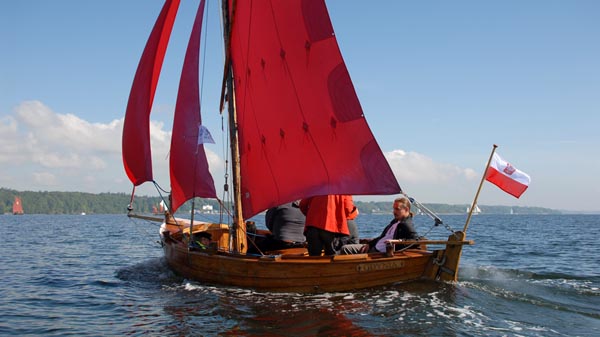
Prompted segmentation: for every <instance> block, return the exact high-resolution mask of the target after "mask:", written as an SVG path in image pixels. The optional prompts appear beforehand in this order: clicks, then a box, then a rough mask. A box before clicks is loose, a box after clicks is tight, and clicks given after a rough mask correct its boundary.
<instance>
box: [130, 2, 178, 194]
mask: <svg viewBox="0 0 600 337" xmlns="http://www.w3.org/2000/svg"><path fill="white" fill-rule="evenodd" d="M179 1H180V0H167V1H166V2H165V4H164V6H163V8H162V10H161V13H160V15H159V17H158V19H157V20H156V23H155V24H154V28H153V29H152V33H151V34H150V37H149V38H148V42H147V43H146V47H145V48H144V53H143V54H142V57H141V59H140V63H139V65H138V68H137V71H136V73H135V78H134V80H133V85H132V86H131V92H130V94H129V101H128V103H127V111H126V114H125V121H124V124H123V139H122V148H123V165H124V167H125V172H126V173H127V176H128V177H129V180H131V182H132V183H133V184H134V185H135V186H137V185H140V184H142V183H144V182H146V181H151V180H152V155H151V150H150V111H151V109H152V102H153V100H154V93H155V91H156V84H157V83H158V78H159V76H160V70H161V68H162V63H163V59H164V56H165V52H166V50H167V45H168V43H169V37H170V36H171V30H172V28H173V22H174V21H175V16H176V15H177V9H178V8H179Z"/></svg>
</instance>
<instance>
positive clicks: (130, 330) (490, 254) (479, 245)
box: [0, 215, 600, 336]
mask: <svg viewBox="0 0 600 337" xmlns="http://www.w3.org/2000/svg"><path fill="white" fill-rule="evenodd" d="M446 218H447V219H444V220H446V221H448V223H449V225H450V226H451V227H453V228H455V229H462V225H463V224H462V223H461V222H463V221H464V216H449V217H446ZM387 220H388V219H387V217H385V216H366V215H365V216H362V222H359V225H360V229H361V235H362V236H364V237H371V236H374V235H376V234H378V232H379V231H380V230H381V226H383V224H385V223H387ZM598 220H600V217H599V216H513V217H508V216H492V215H489V216H486V215H480V216H477V217H475V219H473V222H472V223H471V225H470V227H469V233H468V237H469V238H470V239H473V240H475V241H476V244H475V246H469V247H465V249H464V254H463V259H462V264H461V268H462V269H461V270H460V279H461V281H460V282H458V283H457V284H444V283H435V282H425V283H416V282H415V283H407V284H401V285H395V286H387V287H381V288H376V289H369V290H361V291H356V292H348V293H327V294H316V295H300V294H272V293H263V292H255V291H251V290H244V289H238V288H227V287H220V286H213V285H206V284H201V283H197V282H193V281H189V280H185V279H183V278H181V277H179V276H177V275H175V274H174V273H173V272H171V271H170V270H169V269H168V268H167V267H166V265H165V262H164V260H163V258H162V250H161V249H160V246H159V245H158V244H157V243H156V241H157V240H158V235H157V231H158V227H157V226H156V225H151V224H147V223H145V222H135V221H131V220H128V219H126V218H125V217H124V216H100V215H98V216H35V215H25V216H21V217H13V216H2V217H0V221H2V222H1V223H2V226H3V228H5V229H8V228H11V229H14V228H18V229H20V231H19V232H17V231H14V230H10V231H5V236H6V238H7V240H6V242H5V244H4V245H2V246H0V247H2V248H1V249H2V250H1V254H0V259H1V260H0V262H1V263H0V273H1V275H2V279H1V286H0V298H2V300H1V301H0V309H1V312H2V316H1V317H0V335H31V336H65V335H73V336H85V335H88V336H109V335H112V336H122V335H132V336H147V335H153V336H212V335H222V336H258V335H269V336H399V335H408V336H596V335H600V314H599V313H600V303H599V302H600V301H599V299H600V290H599V288H598V287H599V285H600V274H599V273H598V272H597V262H596V257H597V256H598V255H599V253H600V245H599V244H598V242H597V238H598V237H600V236H599V235H598V234H600V232H599V226H598V222H599V221H598ZM259 223H260V221H259ZM371 224H377V225H371ZM430 228H431V223H430V221H429V220H427V219H424V218H417V230H418V231H419V232H420V233H424V232H427V231H428V230H429V229H430ZM556 233H563V234H562V235H561V236H560V237H558V236H557V234H556ZM447 235H448V232H447V231H445V229H443V228H435V229H434V231H432V232H430V233H428V237H429V238H445V237H447Z"/></svg>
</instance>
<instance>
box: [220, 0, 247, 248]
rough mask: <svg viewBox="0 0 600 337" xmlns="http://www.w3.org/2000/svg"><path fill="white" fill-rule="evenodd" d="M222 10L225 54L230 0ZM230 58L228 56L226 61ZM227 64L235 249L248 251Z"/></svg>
mask: <svg viewBox="0 0 600 337" xmlns="http://www.w3.org/2000/svg"><path fill="white" fill-rule="evenodd" d="M232 6H233V9H232V11H231V12H232V13H234V12H235V0H233V1H232ZM221 10H222V13H223V28H224V29H223V39H224V42H225V54H226V55H229V53H230V36H231V26H232V24H233V22H232V21H233V20H232V18H231V17H230V16H229V6H228V0H223V2H222V6H221ZM228 59H229V57H228V56H226V62H227V60H228ZM227 63H228V64H226V65H225V66H226V73H225V76H226V80H225V86H226V90H227V94H226V99H227V113H228V116H229V142H230V144H231V145H230V146H231V170H232V176H233V178H232V183H233V204H234V210H233V212H234V213H233V214H234V215H233V229H234V232H233V251H234V252H237V253H245V252H246V249H247V247H246V224H245V223H244V217H243V216H242V192H241V177H240V148H239V139H238V132H237V116H236V113H235V95H234V94H233V93H234V87H233V67H232V64H231V63H230V62H227Z"/></svg>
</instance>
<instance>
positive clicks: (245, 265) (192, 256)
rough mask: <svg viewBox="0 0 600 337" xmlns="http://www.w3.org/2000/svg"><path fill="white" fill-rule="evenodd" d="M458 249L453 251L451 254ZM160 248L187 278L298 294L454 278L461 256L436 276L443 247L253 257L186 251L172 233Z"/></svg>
mask: <svg viewBox="0 0 600 337" xmlns="http://www.w3.org/2000/svg"><path fill="white" fill-rule="evenodd" d="M163 234H164V233H163ZM213 237H214V235H213ZM461 248H462V246H456V247H453V249H454V250H455V251H456V249H459V250H460V249H461ZM163 249H164V253H165V258H166V261H167V263H168V265H169V267H170V268H171V269H172V270H174V271H175V272H176V273H178V274H180V275H182V276H184V277H186V278H188V279H192V280H196V281H201V282H206V283H210V284H219V285H229V286H236V287H243V288H252V289H257V290H263V291H275V292H300V293H317V292H337V291H350V290H356V289H363V288H370V287H376V286H382V285H389V284H394V283H398V282H406V281H414V280H420V279H442V280H444V279H447V280H455V279H456V274H457V273H456V271H457V268H458V259H459V258H460V251H458V254H459V255H458V257H457V258H456V259H455V260H456V267H455V270H453V271H449V272H448V268H445V269H446V271H445V273H447V274H450V275H446V277H445V278H440V274H443V273H444V272H442V270H441V269H440V263H439V262H440V261H442V257H443V256H444V253H445V251H446V250H445V249H443V250H439V251H427V250H418V249H409V250H406V251H403V252H396V253H394V254H393V256H386V254H383V253H375V254H357V255H338V256H334V257H330V256H319V257H310V256H307V255H305V254H298V253H297V252H294V253H290V254H286V253H285V252H282V253H281V254H277V255H265V256H252V255H244V254H232V253H229V252H226V251H223V250H199V251H195V250H189V249H188V246H187V244H185V243H183V242H181V241H179V240H177V238H176V234H175V235H173V236H171V235H166V236H165V235H163ZM444 260H446V259H445V258H444ZM448 260H452V259H448Z"/></svg>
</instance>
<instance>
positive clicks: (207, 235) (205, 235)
mask: <svg viewBox="0 0 600 337" xmlns="http://www.w3.org/2000/svg"><path fill="white" fill-rule="evenodd" d="M194 237H196V238H207V239H209V240H211V239H212V235H210V233H209V232H198V233H196V234H194Z"/></svg>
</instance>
